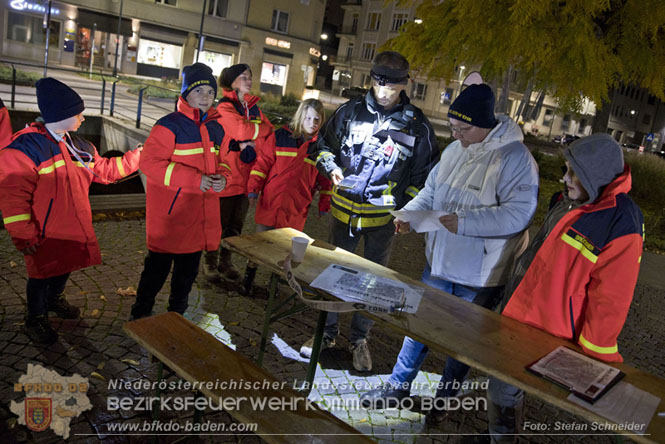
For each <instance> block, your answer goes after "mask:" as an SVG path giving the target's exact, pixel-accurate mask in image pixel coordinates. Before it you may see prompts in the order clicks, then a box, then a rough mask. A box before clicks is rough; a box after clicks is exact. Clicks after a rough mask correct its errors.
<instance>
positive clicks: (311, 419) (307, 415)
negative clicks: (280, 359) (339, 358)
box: [122, 312, 374, 444]
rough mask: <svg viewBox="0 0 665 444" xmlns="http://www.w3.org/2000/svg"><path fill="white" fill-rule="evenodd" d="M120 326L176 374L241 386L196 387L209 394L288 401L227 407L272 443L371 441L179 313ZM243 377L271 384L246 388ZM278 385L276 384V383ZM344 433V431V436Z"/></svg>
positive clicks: (261, 383)
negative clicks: (272, 405) (275, 404)
mask: <svg viewBox="0 0 665 444" xmlns="http://www.w3.org/2000/svg"><path fill="white" fill-rule="evenodd" d="M122 328H123V330H124V331H125V333H127V335H129V336H130V337H131V338H132V339H134V340H135V341H136V342H137V343H138V344H139V345H141V346H142V347H143V348H145V349H146V350H147V351H148V352H149V353H151V354H152V355H153V356H154V357H156V358H157V359H159V360H160V361H161V362H162V363H164V364H165V365H166V366H168V367H169V368H170V369H171V370H173V371H174V372H175V373H176V374H177V375H178V376H179V377H180V378H182V379H184V380H186V381H189V382H191V383H195V382H200V383H203V382H213V383H216V382H218V381H219V383H218V384H216V385H218V386H219V385H223V384H224V383H226V384H229V383H236V385H238V386H241V387H233V388H231V387H229V388H227V389H221V388H214V387H213V388H208V387H206V385H205V384H202V386H201V387H200V388H199V391H200V392H201V393H202V394H203V395H204V396H206V397H208V398H209V399H213V400H219V399H220V397H221V398H223V399H236V400H243V399H247V400H248V399H249V398H255V399H258V398H266V399H268V400H270V399H280V400H282V399H284V400H289V401H290V403H289V402H287V403H286V405H287V406H289V407H288V408H287V409H284V410H272V409H269V408H267V407H266V408H265V409H263V410H254V409H253V408H252V405H251V402H249V401H246V402H237V408H234V409H229V410H226V412H227V413H228V414H229V415H231V416H232V417H233V418H235V419H236V420H237V421H240V422H242V423H245V424H256V425H257V430H256V433H257V434H258V435H260V436H261V437H262V438H263V439H264V440H265V441H267V442H270V443H289V442H298V443H305V442H317V443H318V442H322V443H339V442H344V443H345V444H346V443H371V442H374V441H373V440H371V439H370V438H369V437H367V436H365V435H363V434H362V433H360V432H358V431H357V430H355V429H354V428H353V427H351V426H350V425H348V424H347V423H345V422H344V421H342V420H340V419H338V418H337V417H335V416H334V415H332V414H331V413H329V412H327V411H325V410H322V409H321V408H319V407H318V406H317V405H316V404H314V403H312V402H310V401H307V400H306V398H304V397H303V395H302V394H299V393H297V392H295V391H292V390H290V389H288V388H286V387H285V384H282V383H281V382H280V381H277V379H275V378H274V377H273V376H272V375H270V374H269V373H268V372H267V371H266V370H264V369H262V368H259V367H258V366H257V365H256V364H254V363H253V362H252V361H251V360H250V359H248V358H247V357H245V356H243V355H241V354H240V353H238V352H236V351H234V350H232V349H231V348H229V347H227V346H226V345H225V344H223V343H221V342H220V341H219V340H218V339H216V338H215V337H214V336H212V335H211V334H210V333H208V332H206V331H205V330H203V329H202V328H200V327H198V326H197V325H195V324H193V323H192V322H190V321H188V320H186V319H185V318H184V317H182V316H181V315H179V314H177V313H172V312H169V313H163V314H159V315H155V316H151V317H148V318H143V319H139V320H136V321H132V322H128V323H126V324H124V325H123V327H122ZM243 381H247V382H250V383H252V384H258V385H261V386H265V385H270V386H271V387H273V388H270V389H256V388H245V387H243V386H245V384H238V383H241V382H243ZM276 386H278V387H279V388H277V389H275V388H274V387H276ZM342 435H343V436H342Z"/></svg>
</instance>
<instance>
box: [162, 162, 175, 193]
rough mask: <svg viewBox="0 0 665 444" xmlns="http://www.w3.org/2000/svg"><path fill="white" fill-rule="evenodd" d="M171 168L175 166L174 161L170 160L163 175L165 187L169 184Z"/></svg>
mask: <svg viewBox="0 0 665 444" xmlns="http://www.w3.org/2000/svg"><path fill="white" fill-rule="evenodd" d="M173 168H175V162H171V163H170V164H169V166H167V167H166V174H165V175H164V185H166V186H167V187H168V186H169V185H171V174H173Z"/></svg>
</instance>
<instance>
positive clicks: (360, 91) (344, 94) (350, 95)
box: [342, 86, 369, 99]
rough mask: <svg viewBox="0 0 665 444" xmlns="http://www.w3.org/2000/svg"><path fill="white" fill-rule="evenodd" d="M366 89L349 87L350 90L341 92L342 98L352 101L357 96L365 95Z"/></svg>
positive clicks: (345, 89)
mask: <svg viewBox="0 0 665 444" xmlns="http://www.w3.org/2000/svg"><path fill="white" fill-rule="evenodd" d="M367 91H369V90H367V89H365V88H361V87H360V86H351V87H350V88H344V89H343V90H342V97H346V98H347V99H352V98H354V97H358V96H364V95H365V94H366V93H367Z"/></svg>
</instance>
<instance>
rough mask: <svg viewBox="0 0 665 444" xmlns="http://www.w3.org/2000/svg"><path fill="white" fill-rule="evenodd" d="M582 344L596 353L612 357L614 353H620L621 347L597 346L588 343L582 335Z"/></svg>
mask: <svg viewBox="0 0 665 444" xmlns="http://www.w3.org/2000/svg"><path fill="white" fill-rule="evenodd" d="M580 344H582V345H583V346H585V347H586V348H588V349H589V350H591V351H594V352H596V353H600V354H603V355H611V354H613V353H618V352H619V347H618V346H617V345H616V344H614V345H613V346H612V347H600V346H598V345H596V344H592V343H591V342H589V341H587V340H586V338H585V337H584V336H582V335H580Z"/></svg>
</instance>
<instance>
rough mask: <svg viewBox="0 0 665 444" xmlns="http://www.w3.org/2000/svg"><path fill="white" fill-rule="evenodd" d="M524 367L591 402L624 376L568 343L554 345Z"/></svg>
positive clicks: (617, 370) (619, 371)
mask: <svg viewBox="0 0 665 444" xmlns="http://www.w3.org/2000/svg"><path fill="white" fill-rule="evenodd" d="M527 368H528V369H529V370H531V371H533V372H534V373H536V374H537V375H540V376H542V377H543V378H546V379H549V380H550V381H552V382H555V383H557V384H560V385H562V386H564V387H566V388H567V389H569V390H570V391H571V392H573V393H574V394H575V395H577V396H579V397H580V398H582V399H585V400H587V401H589V402H594V401H595V400H597V399H598V398H600V396H601V395H602V394H603V393H605V392H606V391H607V389H609V388H610V387H611V386H612V385H614V384H615V383H616V382H617V381H618V380H619V379H621V378H622V377H623V375H624V374H623V372H621V370H619V369H617V368H614V367H611V366H609V365H607V364H605V363H602V362H600V361H596V360H595V359H593V358H590V357H588V356H585V355H583V354H581V353H578V352H576V351H574V350H571V349H569V348H567V347H563V346H560V347H557V348H556V349H554V350H553V351H552V352H551V353H549V354H547V355H546V356H544V357H542V358H540V359H539V360H538V361H536V362H535V363H533V364H531V365H530V366H527Z"/></svg>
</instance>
